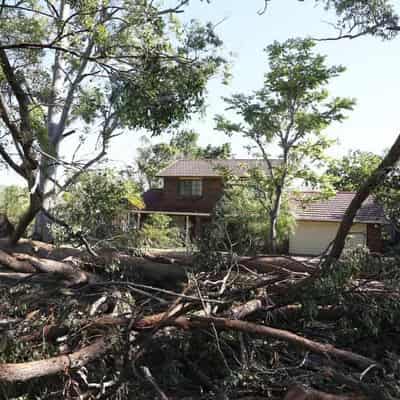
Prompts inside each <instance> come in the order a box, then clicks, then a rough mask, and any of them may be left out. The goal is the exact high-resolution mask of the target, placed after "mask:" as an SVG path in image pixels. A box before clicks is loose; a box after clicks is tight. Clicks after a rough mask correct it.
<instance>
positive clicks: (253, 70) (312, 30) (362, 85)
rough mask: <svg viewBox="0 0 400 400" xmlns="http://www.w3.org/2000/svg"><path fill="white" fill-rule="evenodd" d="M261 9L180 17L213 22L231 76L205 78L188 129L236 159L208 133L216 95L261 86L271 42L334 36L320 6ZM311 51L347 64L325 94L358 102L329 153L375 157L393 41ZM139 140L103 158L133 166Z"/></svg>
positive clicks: (393, 78) (394, 130)
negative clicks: (201, 102)
mask: <svg viewBox="0 0 400 400" xmlns="http://www.w3.org/2000/svg"><path fill="white" fill-rule="evenodd" d="M397 1H398V0H397ZM398 2H399V3H400V1H398ZM263 4H264V1H263V0H247V1H245V0H212V1H211V4H207V2H206V1H203V2H200V1H199V0H193V2H192V4H191V6H190V7H188V8H187V12H186V13H185V17H184V18H185V19H187V20H189V19H191V18H196V19H200V20H201V21H203V22H207V21H211V22H213V23H214V24H217V23H219V25H218V26H217V28H216V30H217V32H218V34H219V35H220V37H221V38H222V40H223V41H224V52H225V54H226V55H229V54H230V53H232V54H233V55H232V56H231V60H232V75H233V77H232V80H231V81H230V83H229V85H228V86H224V85H222V84H221V80H220V79H219V78H214V79H212V80H211V81H210V83H209V85H208V94H207V105H208V106H207V110H206V113H205V115H203V116H197V117H195V118H193V120H192V121H191V122H190V123H188V124H187V127H190V128H193V129H195V130H196V131H198V132H199V134H200V143H201V144H203V145H207V144H213V145H215V144H219V143H223V142H225V141H231V143H232V147H233V151H234V153H235V155H236V156H241V157H244V156H247V151H246V150H245V148H244V145H245V142H244V141H243V139H241V138H240V137H239V136H237V137H234V138H232V139H229V138H227V137H225V136H224V135H223V134H221V133H219V132H216V131H215V130H214V127H215V123H214V115H215V114H218V113H219V114H221V113H224V112H225V111H224V110H225V104H224V102H223V101H222V100H221V97H223V96H225V97H229V96H230V95H231V94H233V93H238V92H242V93H250V92H251V91H253V90H256V89H258V88H260V87H261V85H262V82H263V75H264V73H265V72H266V71H267V58H266V54H265V53H264V51H263V49H264V48H265V47H266V46H267V45H268V44H270V43H272V42H273V41H274V40H278V41H284V40H286V39H288V38H290V37H297V36H300V37H304V36H312V37H326V36H334V34H335V31H334V30H333V28H332V27H331V26H330V25H329V24H328V22H333V21H334V20H335V16H334V15H333V14H331V13H328V12H326V11H325V10H324V9H323V8H322V7H321V6H319V7H315V5H314V1H311V0H308V1H304V2H299V1H297V0H272V1H271V3H270V6H269V8H268V10H267V12H266V13H265V14H264V15H261V16H260V15H258V14H257V11H258V10H260V9H262V8H263ZM399 5H400V4H399ZM221 21H222V22H221ZM317 50H318V52H320V53H322V54H326V55H327V56H328V62H329V64H342V65H344V66H346V67H347V71H346V72H345V73H344V74H343V75H342V76H341V77H339V78H336V79H335V80H334V81H332V83H331V85H330V91H331V94H332V95H333V96H347V97H354V98H356V99H357V106H356V108H355V110H354V111H353V112H351V113H350V114H349V118H348V119H347V120H346V121H344V122H343V123H341V124H335V125H333V126H331V127H330V128H329V129H328V130H327V133H328V134H329V135H330V136H331V137H332V138H338V139H339V141H340V144H339V145H338V146H336V147H335V148H334V149H333V150H332V155H340V154H344V153H346V152H347V151H348V150H349V149H361V150H368V151H374V152H376V153H382V152H383V151H384V149H387V148H388V147H389V146H390V145H391V143H392V142H393V141H394V139H395V138H396V136H397V135H398V133H399V131H398V127H399V123H398V119H399V114H400V111H399V99H398V92H399V88H400V73H399V71H400V51H399V50H400V38H398V39H395V40H393V41H391V42H382V41H381V40H379V39H375V38H371V37H365V38H359V39H356V40H352V41H350V40H341V41H336V42H335V41H333V42H332V41H330V42H321V43H319V44H318V47H317ZM142 135H143V132H129V133H127V134H125V135H123V136H122V137H120V138H116V140H115V141H114V142H113V144H112V146H111V148H110V153H109V158H110V159H111V160H113V161H114V162H113V164H114V165H116V166H124V164H127V163H128V164H131V163H132V162H133V160H134V157H135V152H136V148H137V146H138V145H139V139H140V137H141V136H142ZM162 139H163V138H158V139H155V140H157V141H159V140H162ZM0 177H1V183H11V182H15V177H14V176H13V175H11V174H7V173H5V172H4V171H0Z"/></svg>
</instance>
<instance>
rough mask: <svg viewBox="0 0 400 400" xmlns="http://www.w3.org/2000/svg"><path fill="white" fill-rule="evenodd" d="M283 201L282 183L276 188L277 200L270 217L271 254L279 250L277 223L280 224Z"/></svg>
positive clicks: (269, 241)
mask: <svg viewBox="0 0 400 400" xmlns="http://www.w3.org/2000/svg"><path fill="white" fill-rule="evenodd" d="M281 203H282V187H281V186H280V185H278V186H277V188H276V193H275V201H274V205H273V207H272V210H271V212H270V219H269V238H268V239H269V240H268V243H269V245H270V249H269V250H270V252H271V254H276V251H277V234H278V233H277V225H278V217H279V213H280V210H281Z"/></svg>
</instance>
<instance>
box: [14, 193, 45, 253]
mask: <svg viewBox="0 0 400 400" xmlns="http://www.w3.org/2000/svg"><path fill="white" fill-rule="evenodd" d="M42 201H43V200H42V196H41V195H40V194H39V193H38V192H37V191H35V192H34V193H32V194H31V195H30V198H29V207H28V210H27V211H26V212H25V214H24V215H23V216H22V217H21V219H20V220H19V222H18V224H17V226H16V228H15V230H14V232H13V234H12V235H11V237H10V244H11V245H12V246H14V245H16V244H17V242H18V241H19V240H20V239H21V238H22V236H23V234H24V233H25V231H26V229H27V228H28V226H29V224H30V223H31V222H32V221H33V220H34V218H35V216H36V214H37V213H38V212H39V210H40V209H41V207H42Z"/></svg>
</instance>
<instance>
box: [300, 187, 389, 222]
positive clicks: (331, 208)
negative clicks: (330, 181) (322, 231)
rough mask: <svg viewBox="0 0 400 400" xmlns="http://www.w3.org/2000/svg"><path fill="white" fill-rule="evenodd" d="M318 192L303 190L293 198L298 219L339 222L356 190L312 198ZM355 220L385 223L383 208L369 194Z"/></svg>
mask: <svg viewBox="0 0 400 400" xmlns="http://www.w3.org/2000/svg"><path fill="white" fill-rule="evenodd" d="M318 194H319V193H317V192H302V193H300V194H299V195H298V196H296V197H295V198H292V203H293V209H294V214H295V217H296V219H297V220H303V221H327V222H328V221H331V222H338V221H341V220H342V219H343V216H344V214H345V212H346V210H347V208H348V206H349V205H350V202H351V201H352V200H353V198H354V196H355V194H356V193H355V192H337V193H336V195H335V196H333V197H331V198H329V199H321V200H312V198H313V197H315V196H316V195H318ZM354 221H355V222H361V223H377V224H383V223H385V216H384V212H383V208H382V207H381V206H380V205H379V204H377V203H376V202H375V201H374V198H373V197H372V196H369V197H368V198H367V199H366V200H365V201H364V203H363V205H362V207H361V208H360V209H359V210H358V213H357V215H356V218H355V220H354Z"/></svg>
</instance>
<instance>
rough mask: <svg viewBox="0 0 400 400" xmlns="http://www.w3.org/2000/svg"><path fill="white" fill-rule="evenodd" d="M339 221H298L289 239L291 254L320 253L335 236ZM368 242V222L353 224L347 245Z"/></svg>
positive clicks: (362, 244)
mask: <svg viewBox="0 0 400 400" xmlns="http://www.w3.org/2000/svg"><path fill="white" fill-rule="evenodd" d="M338 228H339V222H329V221H299V220H298V221H297V225H296V228H295V231H294V233H293V236H292V237H291V238H290V241H289V251H290V254H302V255H319V254H321V253H323V252H324V251H325V250H326V249H327V247H328V246H329V244H330V243H331V242H332V241H333V239H334V238H335V235H336V232H337V230H338ZM366 243H367V226H366V224H355V225H353V227H352V229H351V231H350V234H349V235H348V237H347V241H346V247H352V248H354V247H358V246H365V245H366Z"/></svg>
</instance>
